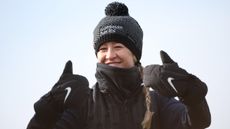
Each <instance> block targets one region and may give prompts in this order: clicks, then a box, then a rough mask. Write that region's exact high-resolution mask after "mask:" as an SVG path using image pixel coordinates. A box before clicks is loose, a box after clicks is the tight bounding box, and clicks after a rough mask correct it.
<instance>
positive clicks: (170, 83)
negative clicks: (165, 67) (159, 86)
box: [167, 77, 178, 93]
mask: <svg viewBox="0 0 230 129" xmlns="http://www.w3.org/2000/svg"><path fill="white" fill-rule="evenodd" d="M172 80H174V78H173V77H168V79H167V81H168V83H169V85H170V86H171V87H172V88H173V89H174V91H176V93H178V91H177V89H176V88H175V86H174V85H173V83H172Z"/></svg>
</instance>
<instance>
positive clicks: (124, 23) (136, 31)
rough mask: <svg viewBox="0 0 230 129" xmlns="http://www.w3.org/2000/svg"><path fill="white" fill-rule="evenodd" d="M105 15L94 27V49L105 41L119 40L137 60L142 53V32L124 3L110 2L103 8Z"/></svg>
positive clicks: (97, 48)
mask: <svg viewBox="0 0 230 129" xmlns="http://www.w3.org/2000/svg"><path fill="white" fill-rule="evenodd" d="M105 15H106V16H105V17H104V18H103V19H101V21H100V22H99V23H98V25H97V26H96V28H95V29H94V49H95V53H97V52H98V50H99V47H100V46H101V45H102V44H103V43H105V42H110V41H114V42H119V43H122V44H124V45H125V46H126V47H127V48H128V49H129V50H130V51H131V52H132V53H133V54H134V55H135V56H136V58H137V61H138V62H139V61H140V59H141V54H142V40H143V32H142V29H141V27H140V25H139V24H138V22H137V21H136V20H135V19H134V18H132V17H131V16H129V13H128V8H127V6H126V5H125V4H123V3H119V2H112V3H110V4H108V5H107V7H106V8H105Z"/></svg>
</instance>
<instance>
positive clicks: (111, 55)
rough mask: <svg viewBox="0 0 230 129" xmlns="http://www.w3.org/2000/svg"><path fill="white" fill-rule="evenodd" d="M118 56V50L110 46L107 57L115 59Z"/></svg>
mask: <svg viewBox="0 0 230 129" xmlns="http://www.w3.org/2000/svg"><path fill="white" fill-rule="evenodd" d="M115 57H116V52H115V51H114V49H113V48H108V51H107V53H106V59H114V58H115Z"/></svg>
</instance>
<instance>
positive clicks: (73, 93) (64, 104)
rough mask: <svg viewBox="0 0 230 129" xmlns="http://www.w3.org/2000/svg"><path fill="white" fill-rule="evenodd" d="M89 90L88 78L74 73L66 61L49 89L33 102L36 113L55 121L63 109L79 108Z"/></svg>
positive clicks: (45, 118)
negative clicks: (61, 71)
mask: <svg viewBox="0 0 230 129" xmlns="http://www.w3.org/2000/svg"><path fill="white" fill-rule="evenodd" d="M88 92H89V83H88V80H87V79H86V78H85V77H84V76H81V75H74V74H73V70H72V62H71V61H68V62H67V63H66V65H65V68H64V70H63V73H62V75H61V77H60V78H59V80H58V81H57V83H56V84H55V85H54V86H53V88H52V89H51V91H49V92H48V93H47V94H45V95H44V96H42V97H41V99H40V100H38V101H37V102H36V103H35V104H34V109H35V112H36V114H37V115H38V116H39V118H40V119H42V120H43V121H45V122H47V123H52V122H54V121H56V120H57V119H58V118H59V116H60V115H61V114H62V113H63V111H64V110H65V109H71V108H72V109H79V108H80V107H81V105H82V104H83V100H86V99H84V98H87V96H88Z"/></svg>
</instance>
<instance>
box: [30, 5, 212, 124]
mask: <svg viewBox="0 0 230 129" xmlns="http://www.w3.org/2000/svg"><path fill="white" fill-rule="evenodd" d="M105 13H106V17H104V18H103V19H102V20H101V21H100V22H99V23H98V25H97V26H96V28H95V30H94V49H95V54H96V56H97V59H98V63H97V68H96V74H95V76H96V79H97V82H96V84H95V85H94V86H93V88H92V89H90V88H89V87H88V81H87V79H86V78H85V77H83V76H80V75H74V74H73V73H72V63H71V62H70V61H69V62H67V64H66V66H65V69H64V71H63V74H62V76H61V77H60V79H59V81H58V82H57V83H56V84H55V85H54V87H53V88H52V90H51V91H50V92H49V93H47V94H46V95H44V96H43V97H42V98H41V99H40V100H39V101H38V102H36V103H35V105H34V108H35V112H36V113H35V115H34V117H33V118H32V119H31V121H30V123H29V125H28V127H27V129H201V128H206V127H208V126H209V125H210V112H209V109H208V105H207V103H206V100H205V95H206V93H207V87H206V85H205V83H203V82H201V81H200V80H199V79H198V78H197V77H195V76H194V75H192V74H189V73H187V72H186V71H185V70H183V69H182V68H180V67H179V66H178V65H177V63H175V62H174V61H173V60H172V59H171V58H170V57H169V56H168V55H167V54H166V53H165V52H163V51H161V59H162V62H163V65H149V66H147V67H145V68H144V70H143V69H142V66H141V63H140V59H141V53H142V40H143V32H142V29H141V27H140V26H139V24H138V22H137V21H136V20H135V19H134V18H132V17H131V16H129V14H128V8H127V6H125V5H124V4H122V3H119V2H113V3H110V4H109V5H108V6H107V7H106V9H105ZM143 82H144V83H143ZM147 86H148V87H147ZM149 87H152V88H153V89H154V90H153V91H149ZM175 96H178V97H179V98H180V100H179V101H178V100H175V99H174V97H175Z"/></svg>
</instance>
